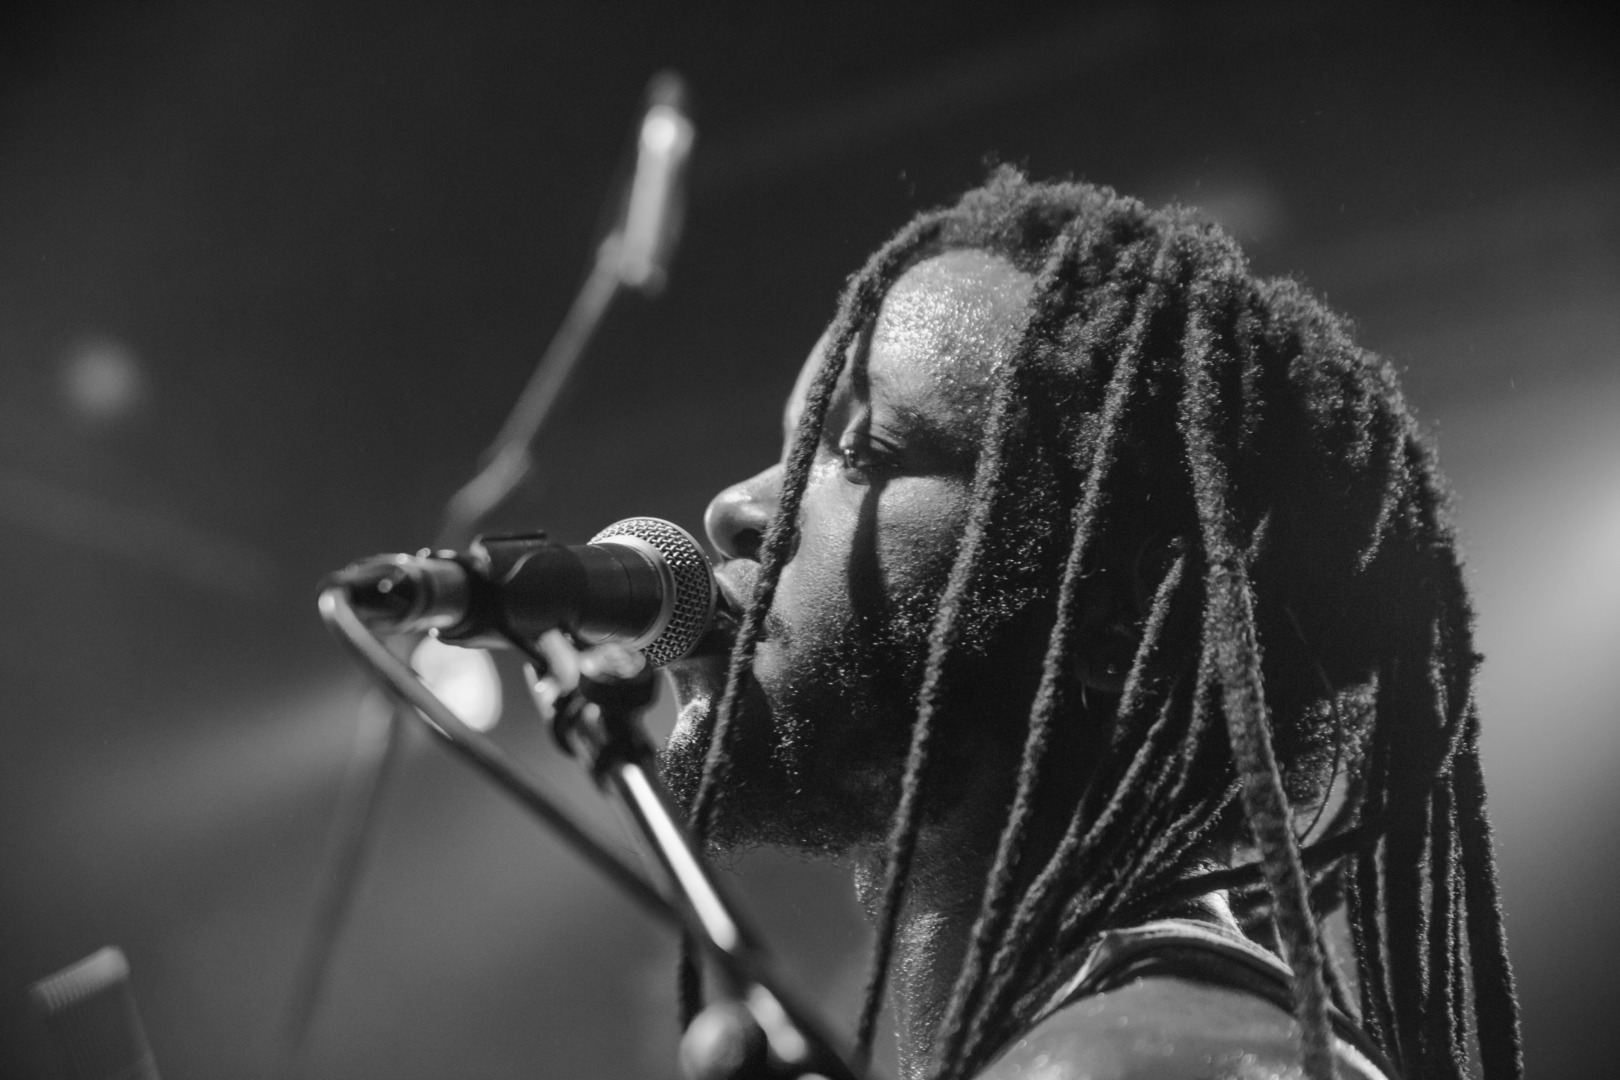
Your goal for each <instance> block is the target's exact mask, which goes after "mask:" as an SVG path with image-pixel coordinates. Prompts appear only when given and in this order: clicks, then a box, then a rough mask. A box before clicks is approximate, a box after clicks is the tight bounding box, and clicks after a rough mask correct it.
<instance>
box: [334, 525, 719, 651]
mask: <svg viewBox="0 0 1620 1080" xmlns="http://www.w3.org/2000/svg"><path fill="white" fill-rule="evenodd" d="M326 584H327V586H328V587H330V586H334V585H335V586H338V587H340V588H343V589H344V590H346V591H347V592H348V595H349V603H350V605H351V606H352V607H353V609H354V611H355V613H356V614H357V615H359V616H360V618H361V619H363V620H365V621H366V622H367V623H370V624H371V625H372V626H374V627H380V628H383V629H386V630H391V631H395V632H409V631H418V632H420V631H426V630H433V631H436V632H437V634H438V636H439V637H440V638H441V639H442V640H444V641H449V642H452V643H454V644H457V645H469V646H476V647H479V648H489V647H493V646H502V645H506V644H508V642H507V640H506V637H505V635H506V634H511V635H512V636H514V637H520V638H524V639H526V640H529V641H533V640H534V639H536V638H538V637H539V636H540V635H541V634H544V633H545V632H546V631H548V630H556V629H563V630H568V631H571V632H572V633H574V634H575V635H576V636H578V637H580V638H583V639H584V640H586V641H588V642H590V643H592V644H597V645H600V644H605V643H607V642H615V643H617V644H620V645H623V646H624V647H625V648H628V649H639V650H641V651H642V653H643V654H645V656H646V658H647V662H648V663H650V664H651V665H653V666H654V667H661V666H663V665H664V664H668V663H672V662H673V661H676V660H679V659H680V658H681V657H683V656H685V655H686V654H688V653H689V652H691V651H692V649H693V647H694V646H696V645H697V642H698V639H699V638H701V637H702V636H703V634H704V632H705V631H706V630H708V628H709V626H710V624H711V623H712V622H713V621H714V613H715V603H716V598H717V590H716V588H715V582H714V572H713V571H712V570H711V569H710V567H709V560H708V558H707V557H706V556H705V555H704V554H703V549H702V548H701V547H699V546H698V542H697V541H696V540H694V539H692V537H691V535H690V534H689V533H687V531H686V530H685V529H682V528H681V527H680V526H678V525H674V524H671V523H670V522H668V521H663V520H660V519H658V518H648V517H637V518H626V519H625V520H623V521H620V522H617V523H615V524H613V525H609V526H608V527H607V528H605V529H603V530H602V531H601V532H599V533H597V534H596V535H595V536H594V537H592V538H591V541H590V543H588V544H570V545H563V544H558V543H555V542H553V541H550V540H547V539H546V537H545V534H544V533H528V534H524V535H518V536H486V537H479V538H478V539H476V540H474V541H473V543H472V545H471V547H469V548H468V549H467V551H465V552H454V551H439V552H433V553H428V552H427V551H425V550H424V551H422V552H419V553H418V554H415V555H378V556H375V557H373V558H370V559H365V560H362V561H360V562H357V563H355V564H353V565H352V566H349V567H347V568H345V569H343V570H340V571H338V572H337V573H336V574H333V575H332V576H331V577H330V578H329V579H328V580H327V583H326Z"/></svg>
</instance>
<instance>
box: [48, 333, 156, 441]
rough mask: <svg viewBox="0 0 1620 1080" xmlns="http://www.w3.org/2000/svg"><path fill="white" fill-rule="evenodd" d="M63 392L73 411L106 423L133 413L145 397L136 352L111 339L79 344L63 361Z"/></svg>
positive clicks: (91, 340)
mask: <svg viewBox="0 0 1620 1080" xmlns="http://www.w3.org/2000/svg"><path fill="white" fill-rule="evenodd" d="M61 377H62V390H63V392H64V393H65V394H66V395H67V399H68V404H69V405H71V406H72V407H73V410H74V412H76V413H78V414H79V415H80V416H83V417H84V418H85V419H87V420H92V421H97V422H106V421H110V420H116V419H118V418H119V417H122V416H125V415H127V414H129V413H131V412H133V411H134V410H135V409H136V408H137V407H138V406H139V405H140V403H141V399H142V398H144V397H145V396H146V394H145V391H146V377H145V375H144V374H143V373H142V371H141V365H140V360H139V359H138V358H137V357H136V356H135V351H134V350H133V349H131V348H130V347H129V346H128V345H125V344H124V343H123V342H121V341H118V340H116V339H114V338H110V337H86V338H83V339H81V340H80V341H78V342H77V343H76V344H75V345H74V346H73V348H72V349H71V350H70V351H69V352H68V354H67V356H66V357H64V358H63V361H62V372H61Z"/></svg>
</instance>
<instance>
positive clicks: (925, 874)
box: [855, 830, 991, 1080]
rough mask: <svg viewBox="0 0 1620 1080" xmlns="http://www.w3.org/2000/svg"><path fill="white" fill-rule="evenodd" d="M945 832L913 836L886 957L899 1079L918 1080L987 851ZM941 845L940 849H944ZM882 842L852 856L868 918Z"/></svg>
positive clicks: (967, 931)
mask: <svg viewBox="0 0 1620 1080" xmlns="http://www.w3.org/2000/svg"><path fill="white" fill-rule="evenodd" d="M949 833H950V835H944V834H941V835H929V833H928V832H927V831H925V834H924V835H923V836H920V837H918V850H917V854H916V857H915V859H914V860H913V866H914V869H913V872H912V877H911V881H910V883H909V885H908V886H907V889H906V896H905V900H904V902H903V904H902V905H901V910H900V917H899V920H898V922H897V923H896V925H895V935H894V954H893V957H892V959H891V961H890V964H889V990H888V1001H889V1005H890V1007H891V1009H892V1011H893V1014H894V1020H895V1028H896V1043H897V1049H898V1051H899V1064H900V1075H901V1077H902V1080H920V1078H921V1077H923V1076H924V1075H925V1074H926V1073H927V1070H928V1066H929V1064H930V1061H931V1059H932V1051H933V1045H934V1035H935V1033H936V1032H937V1031H938V1030H939V1025H940V1021H941V1020H943V1019H944V1016H945V1010H946V1007H947V1006H948V1005H949V1004H950V999H951V991H952V990H953V989H954V988H955V985H956V977H957V973H958V972H959V971H960V969H961V965H962V958H963V957H964V956H965V955H966V953H967V945H968V939H969V937H970V936H971V934H972V930H973V922H974V919H975V918H976V917H977V915H978V912H979V902H980V899H981V897H982V893H983V890H984V883H985V880H986V878H987V876H988V873H989V867H990V862H991V855H990V854H989V853H987V852H984V851H983V850H982V845H979V844H973V843H970V842H968V843H964V842H963V840H964V838H963V837H961V836H960V835H959V834H958V833H957V832H956V831H955V830H949ZM947 853H948V854H947ZM883 861H884V852H883V851H882V850H880V849H879V850H868V851H865V852H863V853H862V856H861V857H860V858H859V859H858V861H857V862H856V872H855V888H856V893H857V895H858V896H859V897H860V900H861V904H862V906H864V907H865V909H866V911H867V915H868V917H869V918H875V917H876V915H877V912H878V909H879V906H880V905H881V903H882V892H883Z"/></svg>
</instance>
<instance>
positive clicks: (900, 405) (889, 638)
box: [662, 250, 1031, 850]
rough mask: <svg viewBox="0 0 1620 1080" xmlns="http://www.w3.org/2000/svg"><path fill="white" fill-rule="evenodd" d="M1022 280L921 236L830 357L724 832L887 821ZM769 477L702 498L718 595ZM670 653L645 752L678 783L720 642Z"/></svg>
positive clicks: (878, 827) (999, 263)
mask: <svg viewBox="0 0 1620 1080" xmlns="http://www.w3.org/2000/svg"><path fill="white" fill-rule="evenodd" d="M1030 285H1031V282H1030V278H1029V276H1028V275H1027V274H1024V273H1022V272H1021V271H1019V270H1018V269H1016V268H1015V267H1014V266H1013V265H1012V264H1011V263H1009V262H1007V261H1006V260H1004V259H1001V258H999V257H997V256H994V255H990V254H987V253H985V252H982V251H977V250H953V251H947V252H945V253H943V254H939V255H935V256H933V257H931V258H928V259H925V260H923V261H921V262H919V263H918V264H917V265H915V266H913V267H912V268H910V269H909V270H908V271H906V273H904V274H903V275H902V276H901V277H900V278H899V280H898V281H897V282H896V283H895V285H894V287H893V288H892V289H891V290H890V291H889V293H888V295H887V297H886V298H885V300H884V302H883V304H882V307H881V309H880V312H879V315H878V318H877V320H876V322H875V324H874V325H873V327H872V328H871V330H870V332H869V338H868V340H867V341H865V342H864V343H862V342H858V343H857V345H856V349H857V350H859V349H860V348H861V347H862V345H863V344H864V346H865V353H864V363H861V362H855V363H848V364H846V366H845V371H844V375H843V377H842V378H841V380H840V382H839V384H838V388H837V391H836V393H835V395H834V397H833V400H832V404H831V408H830V409H829V411H828V413H827V417H826V422H825V423H824V425H823V426H822V430H821V433H820V440H819V445H818V448H817V451H816V456H815V460H814V462H813V464H812V466H811V470H810V474H809V482H808V485H807V487H806V489H805V493H804V497H803V501H802V504H801V507H800V517H799V534H798V542H797V544H796V546H795V547H794V549H793V552H792V555H791V558H790V560H789V561H788V562H787V564H786V565H785V566H784V568H783V570H782V574H781V579H780V582H779V584H778V586H777V589H776V594H775V597H774V600H773V603H772V606H771V609H770V612H769V614H768V617H767V619H766V621H765V626H764V633H763V636H762V638H761V640H760V641H759V644H758V649H757V652H756V654H755V658H754V663H753V669H752V672H751V677H750V678H749V679H748V680H747V682H746V684H745V686H744V688H743V692H744V699H743V707H742V710H741V712H740V713H739V715H738V725H739V726H738V729H737V744H736V758H735V764H734V767H733V772H732V779H733V783H732V784H731V785H730V786H728V789H727V791H726V793H725V797H724V809H723V811H722V815H721V833H722V837H721V838H722V839H729V840H730V841H732V842H733V843H739V842H740V843H748V842H770V843H780V844H787V845H792V846H798V847H804V848H811V849H834V850H837V849H842V848H845V847H847V846H849V845H851V844H859V843H864V842H867V841H869V840H871V839H874V838H875V837H877V836H878V835H881V832H882V830H883V829H884V828H885V823H886V821H887V819H888V815H889V813H890V811H891V809H892V807H893V805H894V802H895V798H896V793H897V791H898V781H899V775H900V771H901V763H902V761H903V759H904V755H905V749H906V745H907V742H908V739H909V729H910V724H911V719H912V716H913V714H914V697H915V693H916V688H917V684H918V680H919V678H920V673H921V671H922V666H923V662H924V659H925V657H926V653H927V640H928V634H929V629H930V627H931V625H932V623H933V620H934V615H935V611H936V608H937V602H938V599H939V597H940V594H941V592H942V591H943V589H944V586H945V581H946V578H947V576H948V574H949V571H950V567H951V563H952V560H953V558H954V557H955V555H956V552H957V549H958V546H959V543H960V540H961V537H962V534H963V530H964V528H965V526H966V524H967V520H968V516H969V512H970V507H971V499H972V487H973V474H974V467H975V464H976V462H977V459H978V455H979V446H980V440H981V437H982V435H983V432H984V428H985V423H986V420H987V418H988V415H989V411H990V400H991V396H992V392H993V388H994V385H995V380H996V375H997V371H998V369H999V368H1000V367H1001V366H1002V365H1004V364H1005V363H1006V362H1007V360H1008V359H1009V357H1010V354H1011V351H1012V349H1013V347H1014V346H1015V344H1016V342H1017V339H1018V334H1019V332H1020V330H1021V329H1022V326H1023V322H1024V314H1025V308H1026V305H1027V302H1028V299H1029V295H1030ZM826 347H827V339H826V337H825V336H824V337H823V338H822V340H821V341H820V342H818V343H817V345H816V347H815V348H814V349H813V350H812V351H811V353H810V356H809V358H808V359H807V360H806V361H805V364H804V367H803V369H802V370H801V372H800V373H799V377H798V380H797V383H796V385H795V386H794V388H793V392H792V394H791V396H790V397H789V399H788V402H787V408H786V411H785V414H784V417H783V428H784V437H783V443H784V450H783V455H784V457H785V455H786V453H787V447H788V446H789V445H791V442H792V437H793V433H794V431H795V430H796V428H797V426H798V424H799V420H800V417H801V415H802V413H803V410H804V406H805V398H806V394H807V392H808V390H809V386H810V384H811V382H812V380H813V378H814V375H815V373H816V371H817V370H818V369H819V368H820V366H821V364H822V361H823V350H824V349H825V348H826ZM852 359H858V358H852ZM781 481H782V464H781V463H780V462H778V463H777V464H775V465H772V466H771V467H769V468H767V469H765V470H764V471H763V472H760V473H758V474H757V475H755V476H752V477H750V478H748V479H746V480H743V481H741V482H740V483H737V484H734V485H732V486H731V487H728V488H726V489H725V490H724V491H722V492H721V493H720V494H719V495H717V496H716V497H715V499H714V500H713V502H712V503H711V504H710V506H709V509H708V514H707V517H706V527H707V531H708V534H709V538H710V540H711V541H712V542H713V544H714V546H715V547H716V549H717V550H718V551H719V552H720V553H721V555H722V556H723V558H724V560H725V561H724V562H723V564H722V565H721V566H720V567H719V570H718V577H719V580H720V582H721V587H722V589H724V590H726V591H727V592H728V594H730V595H731V596H732V597H733V598H734V599H736V600H739V601H742V602H746V599H747V597H748V596H749V595H751V592H752V588H753V583H754V580H755V578H756V576H757V573H758V563H757V558H758V554H759V546H760V543H761V539H762V537H763V535H764V533H765V530H766V528H767V526H768V525H769V523H770V521H771V519H772V516H773V515H774V514H775V512H776V507H777V503H778V500H779V497H780V493H781ZM980 621H981V622H983V621H984V620H982V619H981V620H980ZM972 624H973V619H972V618H971V617H970V625H972ZM970 632H979V633H984V632H988V630H987V629H986V628H985V627H983V626H980V627H979V628H978V630H977V631H970ZM670 670H671V673H672V675H673V676H674V680H675V685H676V693H677V698H678V703H679V707H680V721H679V724H678V726H677V728H676V731H675V733H674V734H673V736H672V737H671V739H670V742H669V745H668V747H667V748H666V750H665V752H664V755H663V762H662V764H663V767H664V770H665V774H666V777H667V778H668V779H669V781H670V783H671V785H672V787H673V788H674V789H675V791H676V792H677V794H678V795H682V796H684V797H687V798H690V796H691V794H692V792H693V791H694V790H695V788H696V784H697V778H698V776H699V774H700V772H701V768H702V761H703V757H704V754H705V752H706V744H707V739H706V737H705V733H706V731H707V723H706V721H707V720H708V719H710V718H711V716H712V710H713V709H714V707H715V706H716V705H717V704H718V700H719V697H720V694H721V691H722V689H723V685H724V677H725V675H724V673H725V659H724V658H723V657H712V656H711V657H703V658H698V659H695V660H689V661H685V662H682V663H680V664H676V665H673V666H672V668H671V669H670Z"/></svg>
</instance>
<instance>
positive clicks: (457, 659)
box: [411, 637, 501, 731]
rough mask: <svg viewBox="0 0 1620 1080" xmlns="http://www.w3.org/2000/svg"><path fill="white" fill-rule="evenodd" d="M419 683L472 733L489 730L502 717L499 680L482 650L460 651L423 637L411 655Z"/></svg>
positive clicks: (492, 662) (436, 640)
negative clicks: (425, 685) (470, 729)
mask: <svg viewBox="0 0 1620 1080" xmlns="http://www.w3.org/2000/svg"><path fill="white" fill-rule="evenodd" d="M411 667H413V668H415V669H416V673H417V674H418V675H420V676H421V677H422V681H423V682H424V683H426V684H427V687H428V689H429V690H432V691H433V692H434V693H435V694H437V695H438V696H439V700H441V701H443V702H444V703H445V704H446V705H448V706H449V707H450V711H451V712H453V713H455V714H456V715H457V716H459V717H460V718H461V721H462V723H464V724H466V725H467V726H468V727H470V728H472V729H473V730H475V731H488V730H489V729H490V728H492V727H494V726H495V724H496V723H497V722H498V721H499V720H500V718H501V677H500V674H499V673H498V672H497V671H496V670H495V661H493V660H491V659H490V658H489V653H487V652H485V651H484V650H483V649H463V648H460V647H458V646H455V645H446V644H445V643H444V642H442V641H440V640H439V639H438V638H435V637H426V638H423V639H422V643H421V644H420V645H418V646H417V647H416V651H415V652H414V653H412V654H411Z"/></svg>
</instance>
